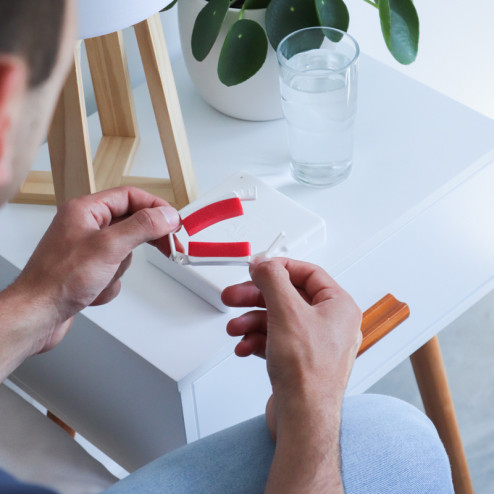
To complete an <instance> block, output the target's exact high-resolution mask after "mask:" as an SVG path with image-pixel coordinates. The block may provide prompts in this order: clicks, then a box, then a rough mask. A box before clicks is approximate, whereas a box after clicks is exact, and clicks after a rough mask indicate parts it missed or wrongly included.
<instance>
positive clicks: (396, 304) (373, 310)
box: [358, 293, 410, 355]
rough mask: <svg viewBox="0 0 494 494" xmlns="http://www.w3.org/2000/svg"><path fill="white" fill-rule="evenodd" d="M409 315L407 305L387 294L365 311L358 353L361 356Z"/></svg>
mask: <svg viewBox="0 0 494 494" xmlns="http://www.w3.org/2000/svg"><path fill="white" fill-rule="evenodd" d="M409 315H410V309H409V307H408V305H407V304H405V303H404V302H400V301H398V300H396V298H395V297H393V295H391V294H389V293H388V294H387V295H386V296H385V297H383V298H382V299H381V300H379V301H378V302H377V303H376V304H374V305H373V306H372V307H370V308H369V309H367V310H366V311H365V312H364V313H363V316H362V326H361V330H362V336H363V340H362V344H361V345H360V349H359V351H358V355H361V354H362V353H364V352H365V351H366V350H368V349H369V348H370V347H371V346H372V345H374V343H376V342H377V341H379V340H380V339H381V338H382V337H383V336H385V335H387V334H388V333H389V332H390V331H392V330H393V329H394V328H396V326H398V324H400V323H402V322H403V321H404V320H405V319H406V318H407V317H408V316H409Z"/></svg>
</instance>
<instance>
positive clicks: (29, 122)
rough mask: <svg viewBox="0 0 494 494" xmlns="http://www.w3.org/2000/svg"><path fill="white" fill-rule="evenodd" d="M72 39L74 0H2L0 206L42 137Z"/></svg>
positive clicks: (14, 187) (16, 185)
mask: <svg viewBox="0 0 494 494" xmlns="http://www.w3.org/2000/svg"><path fill="white" fill-rule="evenodd" d="M74 39H75V5H74V1H73V0H0V205H1V204H3V203H4V202H5V201H7V200H8V199H10V198H11V197H12V196H13V195H14V194H15V192H16V191H17V189H18V188H19V187H20V185H21V184H22V182H23V181H24V179H25V177H26V174H27V171H28V170H29V165H30V164H31V161H32V160H33V157H34V154H35V152H36V149H37V147H38V146H39V144H40V142H41V140H42V139H43V137H44V134H45V132H46V130H47V127H48V124H49V122H50V117H51V115H52V112H53V108H54V106H55V103H56V101H57V97H58V94H59V92H60V89H61V87H62V84H63V82H64V80H65V76H66V73H67V70H68V68H69V67H70V63H71V60H72V54H73V48H74Z"/></svg>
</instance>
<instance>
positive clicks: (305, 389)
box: [223, 259, 362, 403]
mask: <svg viewBox="0 0 494 494" xmlns="http://www.w3.org/2000/svg"><path fill="white" fill-rule="evenodd" d="M250 273H251V277H252V282H247V283H243V284H240V285H236V286H233V287H229V288H227V289H226V290H225V291H224V292H223V301H224V302H225V303H226V304H227V305H230V306H234V307H251V306H252V307H255V306H257V307H261V308H263V307H266V309H267V310H253V311H250V312H247V313H246V314H244V315H242V316H240V317H237V318H236V319H232V320H231V321H230V322H229V324H228V326H227V331H228V333H229V334H230V335H231V336H243V339H242V341H241V342H240V343H239V344H238V345H237V348H236V353H237V355H239V356H247V355H251V354H256V355H259V356H261V357H265V358H266V359H267V367H268V372H269V377H270V379H271V383H272V385H273V392H274V394H275V396H276V397H277V398H278V397H279V398H280V399H290V397H291V395H293V394H296V395H297V396H299V395H300V394H301V393H302V394H306V393H308V394H316V395H317V396H318V397H319V399H321V398H322V397H323V396H324V395H328V396H327V398H328V399H330V400H332V401H336V402H340V403H341V399H342V398H343V393H344V390H345V387H346V384H347V381H348V378H349V375H350V371H351V368H352V366H353V362H354V359H355V356H356V354H357V351H358V348H359V346H360V343H361V341H362V334H361V331H360V323H361V320H362V315H361V311H360V309H359V308H358V307H357V305H356V304H355V302H354V301H353V299H352V298H351V297H350V295H348V293H346V292H345V291H344V290H343V289H342V288H341V287H340V286H339V285H338V284H337V283H336V282H335V281H334V280H333V279H332V278H331V277H330V276H329V275H328V274H327V273H326V272H325V271H324V270H323V269H321V268H320V267H318V266H315V265H313V264H309V263H305V262H300V261H294V260H291V259H273V260H270V261H266V262H260V263H259V262H257V263H254V264H253V265H252V266H251V269H250Z"/></svg>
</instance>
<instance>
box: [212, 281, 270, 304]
mask: <svg viewBox="0 0 494 494" xmlns="http://www.w3.org/2000/svg"><path fill="white" fill-rule="evenodd" d="M221 300H222V302H223V303H224V304H225V305H228V306H229V307H266V303H265V302H264V297H263V295H262V293H261V291H260V290H259V288H257V287H256V286H255V285H254V283H253V282H252V281H246V282H245V283H240V284H238V285H233V286H229V287H227V288H225V289H224V290H223V293H222V294H221Z"/></svg>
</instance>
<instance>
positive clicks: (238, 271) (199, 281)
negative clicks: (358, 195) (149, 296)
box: [146, 172, 326, 312]
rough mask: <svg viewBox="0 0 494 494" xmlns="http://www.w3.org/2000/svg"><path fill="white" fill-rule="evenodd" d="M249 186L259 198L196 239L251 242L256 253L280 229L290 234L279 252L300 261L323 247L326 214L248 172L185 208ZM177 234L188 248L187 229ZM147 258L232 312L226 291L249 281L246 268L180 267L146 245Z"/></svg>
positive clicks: (226, 182) (240, 174)
mask: <svg viewBox="0 0 494 494" xmlns="http://www.w3.org/2000/svg"><path fill="white" fill-rule="evenodd" d="M249 187H257V200H255V201H248V202H243V203H242V205H243V208H244V215H243V216H239V217H237V218H232V219H229V220H226V221H222V222H220V223H217V224H216V225H213V226H211V227H209V228H207V229H205V230H203V231H201V232H199V233H198V234H196V235H194V237H193V240H195V241H203V242H241V241H248V242H250V243H251V248H252V252H261V251H263V250H266V249H267V248H268V247H269V245H270V244H271V243H272V242H273V240H274V239H275V237H276V236H277V235H278V234H279V233H281V232H285V235H286V237H285V239H284V241H283V242H282V244H281V246H280V248H279V249H278V251H277V252H275V255H279V256H284V257H292V258H295V259H305V258H307V257H308V256H309V255H310V254H311V253H312V252H314V251H315V250H317V249H318V248H320V247H322V246H323V245H324V243H325V242H326V225H325V223H324V220H323V219H322V218H321V217H319V216H317V215H315V214H314V213H312V212H310V211H308V210H307V209H305V208H303V207H302V206H300V205H299V204H297V203H296V202H294V201H292V200H291V199H289V198H288V197H286V196H285V195H283V194H282V193H280V192H278V191H277V190H276V189H273V188H272V187H270V186H269V185H267V184H265V183H264V182H261V181H260V180H258V179H257V178H255V177H253V176H251V175H248V174H247V173H243V172H239V173H237V174H235V175H233V176H232V177H230V178H229V179H227V180H226V181H224V182H223V183H221V184H220V185H218V186H217V187H215V188H214V189H213V190H211V191H210V192H208V193H207V194H204V195H202V196H201V197H200V198H199V199H198V200H197V201H195V202H194V203H192V204H189V205H188V206H187V207H186V208H184V210H185V209H186V210H187V211H191V210H195V209H197V208H199V207H201V206H203V205H205V204H208V203H210V202H214V201H216V200H217V199H218V198H220V197H222V196H224V195H225V194H227V193H229V192H232V191H234V190H239V189H246V188H249ZM184 210H182V211H184ZM177 237H178V238H179V240H180V241H181V242H182V243H183V244H184V247H185V250H186V252H187V244H188V240H189V237H188V236H187V233H186V232H185V231H184V229H182V230H181V231H180V232H179V233H178V234H177ZM146 256H147V259H148V260H149V262H151V263H152V264H154V265H155V266H157V267H158V268H160V269H161V270H162V271H164V272H165V273H167V274H169V275H170V276H171V277H173V278H175V279H176V280H177V281H178V282H180V283H182V285H184V286H186V287H187V288H189V289H190V290H192V291H193V292H194V293H196V294H197V295H199V296H200V297H202V298H203V299H204V300H206V301H207V302H209V303H210V304H211V305H212V306H214V307H216V308H217V309H218V310H220V311H222V312H227V311H228V307H226V306H225V305H224V304H223V302H221V292H222V291H223V290H224V289H225V288H226V287H227V286H229V285H234V284H236V283H242V282H243V281H246V280H248V279H249V272H248V268H247V267H246V266H181V265H179V264H177V263H175V262H173V261H171V260H170V259H168V258H167V257H165V256H164V255H163V254H161V253H160V252H159V251H158V250H157V249H156V248H154V247H151V246H146Z"/></svg>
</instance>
